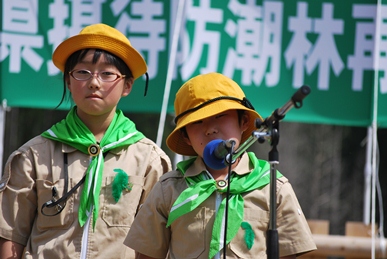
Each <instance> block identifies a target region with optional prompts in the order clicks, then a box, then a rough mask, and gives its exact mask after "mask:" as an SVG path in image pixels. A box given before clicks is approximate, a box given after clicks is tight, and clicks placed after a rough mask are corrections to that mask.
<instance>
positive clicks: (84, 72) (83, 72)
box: [74, 69, 90, 75]
mask: <svg viewBox="0 0 387 259" xmlns="http://www.w3.org/2000/svg"><path fill="white" fill-rule="evenodd" d="M74 73H75V74H80V75H85V74H90V72H89V71H87V70H82V69H79V70H76V71H75V72H74Z"/></svg>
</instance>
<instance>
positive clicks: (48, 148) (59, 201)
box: [0, 24, 171, 259]
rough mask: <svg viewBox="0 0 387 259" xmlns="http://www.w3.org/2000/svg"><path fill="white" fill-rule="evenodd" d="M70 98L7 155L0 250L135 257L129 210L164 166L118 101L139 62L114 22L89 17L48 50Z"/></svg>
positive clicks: (9, 254) (140, 69) (142, 66)
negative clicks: (51, 120) (63, 111)
mask: <svg viewBox="0 0 387 259" xmlns="http://www.w3.org/2000/svg"><path fill="white" fill-rule="evenodd" d="M53 62H54V64H55V65H56V66H57V67H58V68H59V69H60V70H61V71H62V72H63V80H64V93H63V97H62V100H61V102H60V104H61V103H62V102H63V100H64V97H65V95H66V90H67V89H68V90H69V92H70V93H71V97H72V100H73V101H74V103H75V106H74V107H73V108H72V109H71V110H70V111H69V113H68V115H67V117H66V118H65V119H64V120H62V121H60V122H58V123H56V124H55V125H53V126H52V127H51V128H50V129H48V130H47V131H46V132H44V133H43V134H42V135H40V136H37V137H35V138H33V139H32V140H30V141H29V142H27V143H26V144H24V145H23V146H22V147H20V148H19V149H18V150H16V151H15V152H13V154H12V155H11V156H10V157H9V159H8V161H7V163H6V166H5V170H4V174H3V177H2V179H1V180H0V214H1V217H0V258H22V257H23V258H93V259H94V258H134V257H135V255H134V251H133V250H131V249H129V248H127V247H126V246H124V245H123V241H124V238H125V237H126V235H127V233H128V231H129V228H130V226H131V224H132V222H133V219H134V216H135V215H136V213H137V209H138V208H139V207H140V205H141V204H142V203H143V202H144V200H145V198H146V197H147V196H148V194H149V191H150V189H151V188H152V186H153V185H154V184H155V182H156V181H157V180H158V178H159V177H160V176H161V175H162V174H163V173H165V172H167V171H169V170H170V169H171V162H170V160H169V158H168V157H167V155H166V154H165V153H164V152H163V151H162V150H161V149H160V148H159V147H157V145H156V144H155V143H153V142H152V141H151V140H149V139H148V138H146V137H145V136H144V135H143V134H142V133H141V132H139V131H137V130H136V127H135V124H134V123H133V122H132V121H131V120H129V119H128V118H127V117H125V116H124V115H123V113H122V111H120V110H118V109H117V104H118V102H119V101H120V99H121V98H122V97H126V96H127V95H129V93H130V92H131V90H132V86H133V83H134V80H135V79H137V78H139V77H140V76H141V75H143V74H144V73H146V71H147V66H146V63H145V61H144V59H143V58H142V57H141V55H140V54H139V53H138V52H137V51H136V50H135V49H134V48H133V47H132V46H131V44H130V42H129V40H128V39H127V38H126V36H125V35H123V34H122V33H121V32H119V31H118V30H116V29H114V28H112V27H110V26H107V25H104V24H94V25H90V26H88V27H85V28H84V29H83V30H82V31H81V32H80V33H79V34H78V35H76V36H73V37H71V38H69V39H67V40H65V41H64V42H62V43H61V44H60V45H59V46H58V47H57V49H56V50H55V52H54V53H53Z"/></svg>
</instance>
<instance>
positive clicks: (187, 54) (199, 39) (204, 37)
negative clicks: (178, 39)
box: [180, 0, 223, 80]
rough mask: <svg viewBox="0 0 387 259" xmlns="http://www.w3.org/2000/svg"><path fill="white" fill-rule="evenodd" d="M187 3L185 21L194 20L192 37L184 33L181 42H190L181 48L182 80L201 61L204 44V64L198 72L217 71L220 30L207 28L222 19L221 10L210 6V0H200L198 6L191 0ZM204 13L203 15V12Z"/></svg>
mask: <svg viewBox="0 0 387 259" xmlns="http://www.w3.org/2000/svg"><path fill="white" fill-rule="evenodd" d="M189 3H190V4H188V3H187V4H186V5H187V11H186V19H187V22H194V24H195V25H194V33H193V39H189V36H188V35H187V34H185V36H184V39H183V42H186V43H187V42H192V44H191V46H190V47H188V46H187V45H188V44H185V45H184V46H183V47H182V49H183V65H182V67H181V70H180V71H181V76H182V79H183V80H186V79H188V78H189V77H191V76H192V74H193V73H194V72H195V70H196V68H197V67H198V65H199V63H200V62H201V61H202V60H201V59H202V57H203V52H204V50H205V46H206V47H207V53H208V55H207V58H206V60H205V63H206V66H205V67H202V68H200V73H202V74H205V73H209V72H214V71H217V68H218V61H219V46H220V44H221V43H220V32H219V31H215V30H214V31H211V30H209V29H208V27H207V26H208V24H221V23H222V21H223V11H222V10H219V9H215V8H211V7H210V1H207V0H205V1H200V3H199V5H198V6H194V4H193V1H192V0H191V1H190V2H189ZM204 13H205V14H206V15H203V14H204Z"/></svg>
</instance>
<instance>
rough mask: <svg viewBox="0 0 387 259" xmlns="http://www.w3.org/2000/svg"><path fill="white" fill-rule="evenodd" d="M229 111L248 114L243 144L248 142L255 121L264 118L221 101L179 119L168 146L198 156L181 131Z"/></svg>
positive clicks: (229, 101)
mask: <svg viewBox="0 0 387 259" xmlns="http://www.w3.org/2000/svg"><path fill="white" fill-rule="evenodd" d="M227 110H245V111H247V112H248V114H249V116H250V118H249V126H248V128H247V129H246V131H245V132H243V134H242V139H241V140H242V142H244V141H245V140H247V139H248V138H249V137H250V136H251V134H252V133H253V131H254V130H256V126H255V121H256V119H260V120H263V119H262V117H261V116H260V115H259V114H258V113H257V112H256V111H255V110H251V109H249V108H247V107H245V106H243V105H242V104H240V103H238V102H235V101H232V100H221V101H217V102H213V103H211V104H208V105H206V106H204V107H203V108H201V109H199V110H197V111H195V112H192V113H188V114H187V115H185V116H183V117H181V118H179V120H178V121H177V125H176V128H175V129H174V130H173V131H172V132H171V134H169V136H168V137H167V140H166V142H167V146H168V147H169V149H171V150H172V151H173V152H175V153H177V154H181V155H185V156H197V153H196V152H195V150H194V149H193V148H192V146H190V145H188V144H187V143H186V142H185V141H184V138H183V135H182V133H181V129H182V128H184V127H185V126H187V125H188V124H190V123H192V122H195V121H198V120H203V119H205V118H208V117H211V116H214V115H215V114H218V113H221V112H223V111H227Z"/></svg>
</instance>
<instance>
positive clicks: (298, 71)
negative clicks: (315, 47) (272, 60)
mask: <svg viewBox="0 0 387 259" xmlns="http://www.w3.org/2000/svg"><path fill="white" fill-rule="evenodd" d="M288 25H289V28H288V29H289V31H291V32H293V37H292V39H291V41H290V43H289V45H288V47H287V49H286V50H285V54H284V56H285V60H286V66H287V67H288V68H289V69H290V68H291V66H293V82H292V85H293V87H295V88H298V87H299V86H300V85H302V84H303V83H304V69H305V66H304V64H305V57H306V56H307V54H308V53H309V51H310V49H311V47H312V44H311V43H310V41H309V40H308V38H307V33H310V32H312V20H311V19H310V18H308V4H307V3H305V2H299V3H297V16H296V17H290V18H289V23H288Z"/></svg>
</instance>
